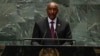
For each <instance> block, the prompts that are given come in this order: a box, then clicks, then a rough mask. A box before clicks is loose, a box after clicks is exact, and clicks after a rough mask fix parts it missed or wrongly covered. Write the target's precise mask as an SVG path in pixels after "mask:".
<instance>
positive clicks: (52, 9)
mask: <svg viewBox="0 0 100 56" xmlns="http://www.w3.org/2000/svg"><path fill="white" fill-rule="evenodd" d="M57 13H58V6H57V5H56V4H55V3H49V4H48V6H47V14H48V16H49V18H50V19H51V20H54V19H55V17H56V15H57Z"/></svg>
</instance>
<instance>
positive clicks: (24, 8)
mask: <svg viewBox="0 0 100 56" xmlns="http://www.w3.org/2000/svg"><path fill="white" fill-rule="evenodd" d="M50 1H55V2H57V3H58V4H59V10H60V11H59V14H58V17H59V18H60V19H64V20H66V21H68V22H69V23H70V27H71V31H72V36H73V39H75V40H76V45H83V46H100V0H0V45H23V41H15V40H17V39H23V38H32V32H33V28H34V22H35V21H37V20H40V19H43V17H46V16H47V15H46V11H45V9H46V5H47V3H48V2H50ZM24 45H30V41H29V40H26V41H24Z"/></svg>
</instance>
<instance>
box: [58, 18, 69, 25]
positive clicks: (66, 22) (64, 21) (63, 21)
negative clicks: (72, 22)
mask: <svg viewBox="0 0 100 56" xmlns="http://www.w3.org/2000/svg"><path fill="white" fill-rule="evenodd" d="M58 20H59V22H60V23H62V24H69V22H68V21H67V20H65V19H58Z"/></svg>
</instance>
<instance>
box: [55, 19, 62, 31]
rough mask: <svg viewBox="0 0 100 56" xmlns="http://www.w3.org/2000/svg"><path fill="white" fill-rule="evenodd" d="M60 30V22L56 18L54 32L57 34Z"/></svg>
mask: <svg viewBox="0 0 100 56" xmlns="http://www.w3.org/2000/svg"><path fill="white" fill-rule="evenodd" d="M60 29H61V22H60V20H59V19H58V18H57V23H56V31H57V33H58V32H59V30H60Z"/></svg>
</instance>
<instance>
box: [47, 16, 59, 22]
mask: <svg viewBox="0 0 100 56" xmlns="http://www.w3.org/2000/svg"><path fill="white" fill-rule="evenodd" d="M51 21H52V20H51V19H50V18H49V17H48V22H49V23H50V22H51ZM56 21H57V17H56V18H55V19H54V20H53V22H54V23H56Z"/></svg>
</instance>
